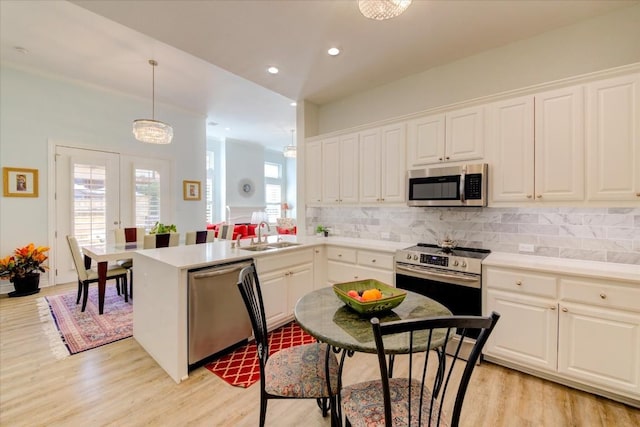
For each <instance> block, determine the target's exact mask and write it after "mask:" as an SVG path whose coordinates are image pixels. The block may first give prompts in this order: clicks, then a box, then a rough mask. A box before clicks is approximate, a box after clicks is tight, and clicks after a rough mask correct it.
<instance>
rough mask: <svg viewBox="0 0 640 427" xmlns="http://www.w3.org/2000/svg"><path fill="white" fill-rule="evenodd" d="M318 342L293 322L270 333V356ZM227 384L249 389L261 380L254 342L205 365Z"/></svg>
mask: <svg viewBox="0 0 640 427" xmlns="http://www.w3.org/2000/svg"><path fill="white" fill-rule="evenodd" d="M313 342H316V339H315V338H313V337H312V336H311V335H309V334H307V333H306V332H304V331H303V330H302V329H301V328H300V326H298V324H297V323H296V322H291V323H289V324H287V325H284V326H282V327H280V328H278V329H275V330H273V331H271V332H270V333H269V354H273V353H275V352H276V351H279V350H282V349H285V348H289V347H294V346H297V345H302V344H309V343H313ZM204 367H205V368H207V369H208V370H210V371H211V372H213V373H214V374H216V375H217V376H219V377H220V378H222V379H223V380H225V381H226V382H227V383H229V384H231V385H233V386H236V387H244V388H247V387H249V386H250V385H252V384H254V383H255V382H256V381H258V380H259V379H260V364H259V363H258V355H257V350H256V343H255V341H252V342H250V343H248V344H246V345H243V346H242V347H239V348H237V349H235V350H234V351H232V352H231V353H229V354H226V355H224V356H222V357H221V358H219V359H217V360H215V361H213V362H211V363H208V364H206V365H204Z"/></svg>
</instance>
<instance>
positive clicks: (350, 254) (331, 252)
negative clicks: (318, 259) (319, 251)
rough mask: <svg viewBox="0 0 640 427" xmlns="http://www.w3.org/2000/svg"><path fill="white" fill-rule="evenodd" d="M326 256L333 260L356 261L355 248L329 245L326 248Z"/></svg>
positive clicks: (352, 262)
mask: <svg viewBox="0 0 640 427" xmlns="http://www.w3.org/2000/svg"><path fill="white" fill-rule="evenodd" d="M327 258H328V259H332V260H335V261H342V262H348V263H351V264H355V263H356V250H355V249H349V248H342V247H337V246H329V247H328V248H327Z"/></svg>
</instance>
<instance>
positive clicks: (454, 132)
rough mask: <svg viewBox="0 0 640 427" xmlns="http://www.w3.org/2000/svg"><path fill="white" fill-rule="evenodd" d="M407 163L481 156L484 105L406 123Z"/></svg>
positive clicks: (419, 164) (414, 164) (434, 161)
mask: <svg viewBox="0 0 640 427" xmlns="http://www.w3.org/2000/svg"><path fill="white" fill-rule="evenodd" d="M407 126H408V129H407V166H408V167H409V168H415V167H420V166H424V165H429V164H435V163H443V162H454V161H460V160H472V159H481V158H482V157H483V155H484V107H483V106H480V107H470V108H464V109H461V110H456V111H451V112H448V113H445V114H436V115H433V116H427V117H421V118H418V119H414V120H410V121H409V122H408V123H407Z"/></svg>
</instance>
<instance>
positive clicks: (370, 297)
mask: <svg viewBox="0 0 640 427" xmlns="http://www.w3.org/2000/svg"><path fill="white" fill-rule="evenodd" d="M380 298H382V292H380V291H379V290H378V289H367V290H366V291H364V292H363V293H362V300H363V301H375V300H378V299H380Z"/></svg>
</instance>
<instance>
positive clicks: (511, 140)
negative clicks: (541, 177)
mask: <svg viewBox="0 0 640 427" xmlns="http://www.w3.org/2000/svg"><path fill="white" fill-rule="evenodd" d="M489 120H490V121H489V123H490V125H489V140H490V141H491V143H490V144H488V146H487V157H488V159H487V160H488V161H489V162H490V167H489V183H490V186H491V199H492V200H493V201H498V202H513V201H526V200H530V199H532V198H533V164H534V163H533V159H534V157H533V149H534V145H533V96H524V97H521V98H515V99H510V100H507V101H501V102H497V103H494V104H491V105H490V106H489Z"/></svg>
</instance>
